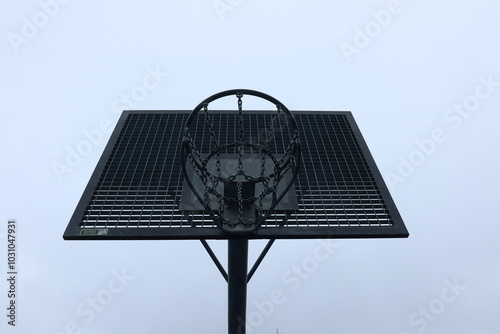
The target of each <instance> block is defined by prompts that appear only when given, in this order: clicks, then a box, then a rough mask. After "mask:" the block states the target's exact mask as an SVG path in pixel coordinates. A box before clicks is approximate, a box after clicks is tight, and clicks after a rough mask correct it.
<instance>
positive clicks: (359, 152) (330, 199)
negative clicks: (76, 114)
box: [64, 110, 408, 240]
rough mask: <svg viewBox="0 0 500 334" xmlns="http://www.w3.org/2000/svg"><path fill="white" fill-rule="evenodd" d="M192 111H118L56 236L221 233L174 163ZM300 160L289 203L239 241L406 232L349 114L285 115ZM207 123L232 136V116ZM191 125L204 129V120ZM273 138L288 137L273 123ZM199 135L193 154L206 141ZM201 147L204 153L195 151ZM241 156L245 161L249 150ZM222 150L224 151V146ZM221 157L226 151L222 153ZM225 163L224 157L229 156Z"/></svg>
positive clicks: (251, 117) (252, 115)
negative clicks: (296, 134)
mask: <svg viewBox="0 0 500 334" xmlns="http://www.w3.org/2000/svg"><path fill="white" fill-rule="evenodd" d="M190 112H191V111H187V110H186V111H173V110H156V111H124V112H123V114H122V115H121V117H120V119H119V121H118V124H117V125H116V128H115V130H114V132H113V133H112V135H111V138H110V140H109V142H108V144H107V146H106V148H105V150H104V152H103V154H102V156H101V158H100V160H99V162H98V164H97V167H96V169H95V171H94V173H93V175H92V177H91V179H90V181H89V183H88V185H87V187H86V189H85V191H84V193H83V195H82V197H81V199H80V202H79V203H78V205H77V207H76V210H75V212H74V214H73V216H72V218H71V220H70V222H69V224H68V226H67V229H66V231H65V233H64V238H65V239H68V240H69V239H80V240H94V239H101V240H106V239H127V240H131V239H229V238H233V237H235V236H231V235H228V234H226V233H224V232H223V231H221V229H220V228H219V227H218V226H216V224H214V222H213V221H212V220H211V219H210V217H209V216H208V215H207V214H205V213H204V212H203V211H202V210H201V206H199V205H198V203H195V202H194V200H195V199H194V198H193V203H192V204H193V206H192V207H191V206H189V203H186V201H187V202H189V201H190V200H189V198H190V197H189V196H190V194H189V192H186V190H185V188H186V187H185V184H184V180H183V176H182V166H181V159H180V154H181V141H182V137H183V127H184V124H185V122H186V120H187V117H188V116H189V114H190ZM292 114H293V115H294V117H295V119H296V121H297V123H298V126H299V129H300V143H301V147H302V165H301V166H300V169H299V174H298V176H297V179H296V180H295V183H294V186H293V188H291V189H293V190H292V191H293V193H292V194H290V195H289V196H288V195H287V200H286V201H290V203H291V204H290V205H286V204H284V205H283V206H282V207H277V208H276V210H275V212H274V213H273V214H272V216H271V217H270V218H268V219H267V220H266V222H265V223H264V224H263V225H262V226H261V227H260V228H259V229H258V230H257V231H256V232H255V233H253V234H251V235H247V236H245V238H248V239H294V238H295V239H301V238H315V237H321V238H380V237H407V236H408V231H407V230H406V227H405V225H404V223H403V221H402V219H401V216H400V214H399V212H398V210H397V208H396V206H395V204H394V201H393V199H392V198H391V195H390V193H389V191H388V189H387V187H386V185H385V183H384V181H383V179H382V176H381V175H380V172H379V171H378V169H377V167H376V165H375V162H374V160H373V158H372V156H371V154H370V152H369V150H368V147H367V145H366V143H365V142H364V140H363V137H362V135H361V132H360V131H359V129H358V127H357V125H356V123H355V121H354V118H353V116H352V114H351V113H350V112H338V111H292ZM243 116H244V122H245V123H244V124H247V125H248V126H246V127H245V135H247V136H260V135H262V134H261V133H262V129H265V128H266V126H267V124H268V123H269V122H271V117H272V116H271V113H268V112H265V111H255V112H252V111H245V114H244V115H243ZM213 117H214V118H213V122H214V124H218V125H219V126H221V128H224V129H226V131H225V133H222V134H221V135H222V136H227V137H228V138H229V139H230V138H231V137H236V136H237V133H236V131H235V130H234V129H236V128H237V124H238V122H239V120H238V117H237V115H236V114H235V113H232V112H230V111H217V112H214V116H213ZM198 126H199V127H198V128H197V129H196V130H197V131H200V132H207V133H208V130H207V128H206V127H207V125H206V123H205V122H199V125H198ZM279 126H280V128H279V131H278V132H277V133H276V134H275V136H274V138H273V145H276V147H279V146H280V145H283V143H285V142H287V141H289V140H290V138H289V133H288V129H287V125H286V123H285V124H280V125H279ZM208 142H209V141H208V140H207V144H206V145H205V146H206V147H205V149H203V147H204V146H203V145H204V142H203V141H201V142H200V143H197V145H198V147H202V153H205V154H207V153H209V150H210V148H209V144H208ZM203 150H204V152H203ZM246 153H248V154H249V155H248V156H247V159H249V161H251V159H252V157H251V153H252V152H246ZM228 154H229V155H230V154H231V152H228ZM229 155H228V156H229ZM228 159H229V158H228Z"/></svg>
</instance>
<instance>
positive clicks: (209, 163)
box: [181, 89, 301, 234]
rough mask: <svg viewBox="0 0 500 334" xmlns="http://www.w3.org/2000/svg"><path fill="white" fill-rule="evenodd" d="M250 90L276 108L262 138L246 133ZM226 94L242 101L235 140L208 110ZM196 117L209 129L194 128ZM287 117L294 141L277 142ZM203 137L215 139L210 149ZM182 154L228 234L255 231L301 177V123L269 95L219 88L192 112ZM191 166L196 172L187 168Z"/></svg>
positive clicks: (196, 189)
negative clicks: (246, 103)
mask: <svg viewBox="0 0 500 334" xmlns="http://www.w3.org/2000/svg"><path fill="white" fill-rule="evenodd" d="M245 95H248V96H255V97H258V98H261V99H264V100H267V101H269V102H271V103H272V104H274V105H275V107H276V111H274V112H270V113H269V122H268V124H267V125H266V129H265V133H263V134H262V136H259V138H247V136H246V131H245V118H244V115H245V114H248V113H249V112H248V111H246V112H244V111H243V96H245ZM227 96H234V97H236V99H237V105H238V108H237V110H236V111H235V112H236V113H237V118H236V122H235V129H234V130H235V131H237V132H238V133H237V136H236V138H237V139H236V140H234V141H231V142H227V141H225V140H224V136H221V135H220V134H221V133H223V132H225V131H227V124H224V125H222V124H214V115H215V112H212V111H211V110H209V104H210V103H211V102H213V101H215V100H218V99H221V98H223V97H227ZM217 112H219V113H220V111H217ZM228 112H231V111H228ZM194 122H197V123H199V122H205V124H206V125H207V128H208V130H209V131H208V132H209V133H208V134H200V133H196V132H194V131H192V129H191V125H192V124H194ZM283 122H286V124H287V129H288V133H289V138H290V141H289V144H288V146H286V147H281V148H277V147H273V145H272V143H273V138H274V136H275V135H276V134H277V132H278V131H280V130H279V129H280V128H281V127H282V125H283ZM248 126H250V124H248ZM218 130H221V131H218ZM222 130H223V131H222ZM290 130H291V131H290ZM207 136H208V137H209V138H208V139H207ZM203 140H210V145H209V146H210V150H209V151H207V152H201V151H200V150H199V149H198V148H197V146H196V145H197V143H200V141H203ZM273 150H274V152H273ZM181 159H182V172H183V175H184V178H185V180H186V182H187V184H188V185H189V187H190V188H191V190H192V191H193V193H194V194H195V196H196V198H198V200H199V201H200V203H201V204H202V205H203V207H204V209H205V211H206V212H207V213H208V214H210V217H211V218H212V219H213V221H214V223H215V224H217V226H219V228H221V230H222V231H224V232H226V233H233V234H248V233H252V232H255V231H256V230H257V229H258V228H259V227H260V226H261V225H262V224H263V223H264V222H265V221H266V219H267V218H268V217H269V215H270V214H271V213H272V212H273V211H274V210H275V208H276V206H277V205H278V203H279V202H280V201H281V200H282V199H283V197H284V196H285V194H286V193H287V191H288V190H289V189H290V187H291V186H292V185H293V182H294V181H295V179H296V177H297V173H298V170H299V166H300V163H301V154H300V142H299V130H298V126H297V122H296V121H295V118H294V117H293V115H292V114H291V113H290V111H289V110H288V108H287V107H285V106H284V105H283V104H282V103H281V102H280V101H278V100H277V99H275V98H273V97H272V96H269V95H267V94H264V93H261V92H258V91H253V90H247V89H234V90H228V91H224V92H220V93H218V94H215V95H213V96H211V97H209V98H207V99H205V100H204V101H202V102H201V103H200V104H199V105H198V106H197V107H196V108H194V110H193V111H192V112H191V114H190V115H189V117H188V119H187V121H186V124H185V127H184V133H183V140H182V151H181ZM188 168H189V169H191V168H192V170H193V171H194V172H191V173H188ZM194 179H197V180H196V181H195V180H194Z"/></svg>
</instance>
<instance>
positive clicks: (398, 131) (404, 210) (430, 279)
mask: <svg viewBox="0 0 500 334" xmlns="http://www.w3.org/2000/svg"><path fill="white" fill-rule="evenodd" d="M0 18H1V20H0V22H1V26H0V30H1V34H0V35H1V36H2V38H0V50H1V52H0V64H1V65H0V73H1V75H0V92H1V99H0V110H1V113H2V121H1V122H0V136H1V140H0V156H1V160H2V163H1V165H0V182H1V183H0V222H1V224H0V249H1V251H0V268H2V272H1V274H0V275H1V277H2V279H1V280H0V310H2V311H0V319H2V320H0V328H1V330H0V331H1V332H2V333H7V334H11V333H44V334H56V333H57V334H60V333H84V334H100V333H116V334H118V333H119V334H128V333H134V334H135V333H160V332H162V333H179V334H181V333H214V334H224V333H225V332H226V317H227V313H226V312H227V306H226V284H225V282H224V280H223V278H222V277H221V276H220V274H219V272H218V271H217V269H216V267H215V266H214V265H213V263H212V262H211V260H210V258H209V257H208V255H207V254H206V252H205V250H204V249H203V247H202V245H201V244H200V243H199V242H197V241H155V242H143V241H136V242H68V241H63V239H62V233H63V231H64V229H65V227H66V225H67V223H68V220H69V219H70V217H71V215H72V213H73V210H74V209H75V206H76V204H77V202H78V200H79V198H80V196H81V194H82V192H83V190H84V188H85V186H86V184H87V182H88V179H89V177H90V175H91V173H92V171H93V169H94V167H95V165H96V163H97V161H98V159H99V157H100V155H101V153H102V150H103V149H104V146H105V143H106V142H107V140H108V138H109V135H110V132H111V129H112V128H114V126H115V124H116V121H117V119H118V117H119V114H120V112H121V110H123V109H192V108H194V107H195V106H196V105H197V104H198V103H199V102H200V101H201V100H203V99H204V98H206V97H208V96H210V95H212V94H214V93H216V92H219V91H222V90H225V89H231V88H240V87H241V88H249V89H256V90H259V91H262V92H265V93H268V94H270V95H273V96H275V97H276V98H278V99H279V100H280V101H282V102H284V103H285V104H286V105H287V107H289V108H290V109H292V110H294V109H295V110H300V109H303V110H307V109H312V110H350V111H352V112H353V115H354V117H355V119H356V121H357V123H358V125H359V127H360V129H361V131H362V133H363V135H364V138H365V140H366V142H367V143H368V146H369V147H370V150H371V152H372V154H373V156H374V158H375V160H376V162H377V164H378V166H379V169H380V171H381V172H382V174H383V176H384V178H385V180H386V182H387V184H388V186H389V188H390V190H391V193H392V195H393V197H394V200H395V202H396V204H397V205H398V208H399V210H400V212H401V215H402V216H403V219H404V220H405V223H406V225H407V227H408V229H409V231H410V238H408V239H401V240H394V239H381V240H331V241H327V242H325V243H320V242H318V241H317V240H302V241H278V242H276V243H275V245H274V246H273V248H272V249H271V251H270V253H269V254H268V256H267V257H266V259H265V260H264V262H263V263H262V266H261V267H260V268H259V270H258V271H257V273H256V274H255V276H254V278H253V279H252V281H251V283H250V285H249V291H248V321H249V323H248V326H249V327H248V333H249V334H251V333H273V334H274V333H275V332H276V329H277V328H278V329H279V330H280V333H284V334H299V333H314V334H316V333H318V334H319V333H342V334H358V333H362V334H364V333H383V334H415V333H426V334H431V333H440V334H441V333H481V334H490V333H491V334H493V333H495V334H496V333H499V332H500V325H499V323H498V310H499V309H500V302H499V300H500V284H499V281H500V269H499V266H498V257H499V254H500V244H499V242H498V236H499V235H500V227H499V226H500V224H499V217H498V207H499V204H500V203H499V200H500V196H499V192H498V189H499V187H500V178H499V168H500V157H499V154H498V153H499V152H498V141H499V140H498V139H499V135H498V128H499V125H500V114H499V113H498V110H499V107H500V65H499V61H498V60H499V59H500V48H499V44H498V32H499V31H500V3H499V2H498V1H494V0H480V1H475V2H467V1H462V2H457V1H439V2H436V1H428V0H427V1H424V0H420V1H410V0H401V1H397V0H390V1H385V0H384V1H380V0H371V1H364V2H363V4H362V5H361V4H358V3H354V2H353V3H351V2H345V1H274V2H270V1H264V0H251V1H250V0H217V1H215V0H184V1H176V2H174V1H170V2H165V1H163V2H161V1H142V2H136V1H119V2H118V1H114V2H100V3H95V2H83V1H76V0H75V1H67V0H64V1H63V0H41V1H34V0H29V1H22V2H12V1H10V2H7V1H4V2H2V4H0ZM11 218H13V219H16V220H17V224H18V231H17V246H18V263H17V264H18V268H17V269H18V271H19V275H18V286H17V293H18V295H17V299H16V301H17V318H16V327H12V326H10V325H8V324H7V321H8V320H9V319H8V318H7V317H6V315H7V310H6V308H7V306H8V303H9V299H8V297H7V292H8V290H9V287H8V286H7V281H6V278H8V277H7V240H6V233H7V221H8V219H11ZM264 243H265V242H264V241H255V242H251V244H250V253H251V254H250V258H251V259H250V262H252V260H253V259H255V258H256V257H257V256H258V253H259V252H260V249H261V248H262V247H263V245H264ZM211 245H213V247H214V249H215V250H216V252H217V254H219V257H220V258H221V259H222V260H223V262H225V258H226V243H225V242H212V243H211Z"/></svg>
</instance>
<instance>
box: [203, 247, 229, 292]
mask: <svg viewBox="0 0 500 334" xmlns="http://www.w3.org/2000/svg"><path fill="white" fill-rule="evenodd" d="M200 241H201V244H202V245H203V247H205V250H206V251H207V253H208V255H210V258H211V259H212V261H214V263H215V266H216V267H217V269H219V271H220V273H221V274H222V277H224V279H225V280H226V282H227V280H228V278H227V273H226V270H224V267H223V266H222V264H221V263H220V261H219V259H218V258H217V256H216V255H215V253H214V252H213V251H212V248H210V245H209V244H208V243H207V241H206V240H204V239H200Z"/></svg>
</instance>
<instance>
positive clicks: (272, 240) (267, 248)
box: [247, 239, 276, 283]
mask: <svg viewBox="0 0 500 334" xmlns="http://www.w3.org/2000/svg"><path fill="white" fill-rule="evenodd" d="M275 240H276V239H271V240H269V241H268V242H267V244H266V247H264V249H263V250H262V253H260V255H259V258H258V259H257V260H256V261H255V263H254V265H253V266H252V269H250V271H249V272H248V278H247V283H248V282H250V279H252V276H253V274H255V271H256V270H257V268H259V265H260V264H261V262H262V260H264V257H265V256H266V254H267V252H269V249H271V246H272V245H273V243H274V241H275Z"/></svg>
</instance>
